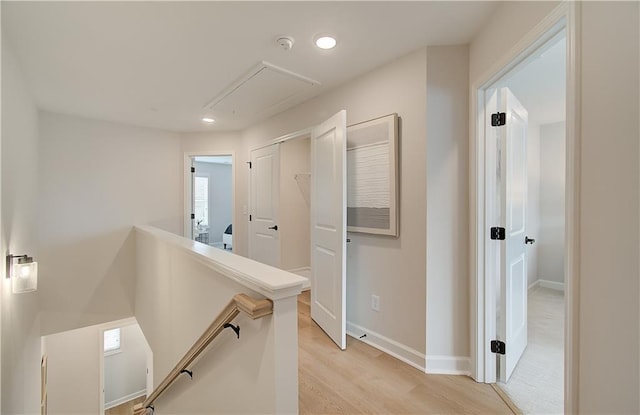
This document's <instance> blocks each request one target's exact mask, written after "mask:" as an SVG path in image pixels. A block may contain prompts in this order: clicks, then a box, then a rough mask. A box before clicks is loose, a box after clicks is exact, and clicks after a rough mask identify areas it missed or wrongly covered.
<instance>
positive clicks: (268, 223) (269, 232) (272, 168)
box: [249, 144, 280, 267]
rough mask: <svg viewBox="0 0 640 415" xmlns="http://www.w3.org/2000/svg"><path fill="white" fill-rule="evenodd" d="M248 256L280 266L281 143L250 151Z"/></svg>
mask: <svg viewBox="0 0 640 415" xmlns="http://www.w3.org/2000/svg"><path fill="white" fill-rule="evenodd" d="M250 192H251V199H250V207H251V208H250V210H249V214H250V218H249V258H251V259H254V260H256V261H258V262H262V263H263V264H267V265H271V266H274V267H279V266H280V240H279V238H278V205H279V203H278V202H279V195H280V146H279V145H278V144H274V145H270V146H267V147H263V148H260V149H257V150H253V151H252V152H251V173H250Z"/></svg>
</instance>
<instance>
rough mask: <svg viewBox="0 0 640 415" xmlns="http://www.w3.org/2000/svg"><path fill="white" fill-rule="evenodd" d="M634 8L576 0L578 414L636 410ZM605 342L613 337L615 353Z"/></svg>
mask: <svg viewBox="0 0 640 415" xmlns="http://www.w3.org/2000/svg"><path fill="white" fill-rule="evenodd" d="M639 7H640V4H639V3H637V2H629V3H610V2H597V3H596V2H594V3H592V2H585V3H584V4H583V5H582V61H581V63H582V84H581V86H582V113H581V119H582V126H581V130H582V137H581V143H580V144H581V149H580V156H581V163H582V165H581V169H580V173H581V200H580V203H581V208H582V211H581V218H580V247H581V260H580V293H579V296H580V311H581V312H580V369H579V370H580V372H579V373H580V379H579V380H580V383H579V399H580V400H579V404H580V406H579V409H580V412H582V413H603V412H608V413H638V412H640V403H639V395H638V389H639V388H640V381H639V364H640V360H639V356H638V348H639V342H638V335H639V331H638V324H639V320H640V318H639V317H640V310H639V308H638V299H639V297H638V285H639V284H638V278H639V267H638V252H639V232H638V226H639V223H638V222H639V217H638V211H639V210H640V209H639V204H638V164H639V160H638V143H639V141H640V140H639V133H640V131H639V127H638V114H639V113H640V106H639V103H638V72H639V71H640V68H639V65H638V64H639V62H638V57H639V52H638V43H639V39H640V34H639V33H638V28H639V27H640V22H639V19H638V17H639V14H638V8H639ZM610 339H616V345H615V351H614V353H612V352H611V344H610V342H609V340H610ZM607 374H608V376H607ZM612 377H613V378H615V382H612V381H611V378H612Z"/></svg>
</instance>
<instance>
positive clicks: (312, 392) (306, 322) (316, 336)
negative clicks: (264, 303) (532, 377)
mask: <svg viewBox="0 0 640 415" xmlns="http://www.w3.org/2000/svg"><path fill="white" fill-rule="evenodd" d="M309 305H310V292H309V291H307V292H304V293H302V294H300V296H299V297H298V330H299V335H298V337H299V349H298V353H299V362H298V363H299V366H298V380H299V399H300V413H301V414H382V413H385V414H446V413H450V414H463V413H464V414H512V412H511V410H510V409H509V407H508V406H507V405H506V404H505V403H504V402H503V401H502V399H501V398H500V397H499V396H498V394H497V393H496V392H495V391H494V390H493V388H492V387H491V386H490V385H486V384H481V383H476V382H475V381H473V379H471V378H469V377H466V376H447V375H427V374H425V373H423V372H421V371H419V370H417V369H415V368H413V367H411V366H409V365H407V364H406V363H403V362H401V361H399V360H398V359H395V358H393V357H391V356H389V355H388V354H386V353H383V352H381V351H379V350H377V349H375V348H373V347H371V346H368V345H366V344H364V343H362V342H361V341H359V340H356V339H354V338H352V337H349V336H347V350H346V351H341V350H340V349H338V347H337V346H336V345H335V344H334V343H333V342H332V341H331V340H330V339H329V337H328V336H327V335H326V334H325V333H324V332H323V331H322V329H320V327H318V325H316V324H315V322H313V320H311V316H310V308H309Z"/></svg>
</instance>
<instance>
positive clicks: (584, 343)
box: [470, 2, 640, 413]
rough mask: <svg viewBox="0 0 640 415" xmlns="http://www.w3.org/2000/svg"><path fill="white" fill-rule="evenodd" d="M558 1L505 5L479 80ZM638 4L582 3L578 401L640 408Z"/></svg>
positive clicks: (479, 48) (474, 61) (473, 66)
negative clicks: (639, 349) (612, 344)
mask: <svg viewBox="0 0 640 415" xmlns="http://www.w3.org/2000/svg"><path fill="white" fill-rule="evenodd" d="M554 7H555V4H554V3H546V2H540V3H515V2H514V3H508V4H505V5H503V6H501V7H500V8H499V9H498V10H497V12H496V14H495V15H494V16H493V17H492V19H491V21H490V22H488V24H487V26H486V28H485V30H484V31H483V32H481V33H480V34H479V36H478V37H477V38H476V39H475V40H474V41H473V42H472V44H471V54H470V56H471V61H470V80H471V83H472V84H473V83H476V82H479V81H481V80H482V79H484V77H485V76H486V75H488V73H489V70H490V68H491V66H492V65H493V64H494V62H496V61H497V60H498V59H500V57H501V56H503V55H504V54H505V53H506V51H508V50H509V49H510V48H512V47H513V46H514V45H515V44H516V43H517V42H518V41H519V40H520V39H521V38H522V36H523V35H524V34H525V33H527V32H528V31H529V30H531V29H532V28H533V26H534V25H535V24H537V23H538V22H539V21H541V20H542V18H544V16H545V15H546V14H547V13H549V12H550V11H551V10H552V9H553V8H554ZM638 7H639V5H638V3H636V2H629V3H622V2H616V3H614V2H584V3H582V4H581V8H582V11H581V13H580V15H579V16H578V17H579V18H581V20H582V21H581V24H582V31H581V37H580V41H581V44H582V57H581V60H580V62H579V65H580V66H581V70H582V81H581V83H580V86H581V91H582V99H581V105H582V110H581V113H580V118H581V126H580V129H581V135H580V138H579V141H580V146H579V151H580V152H579V156H580V158H581V160H580V162H581V166H580V172H579V180H580V195H581V198H580V201H579V202H580V207H581V211H580V222H579V229H578V233H579V235H580V239H579V244H580V259H579V274H578V275H577V278H578V280H579V292H577V293H575V294H576V295H577V297H578V302H579V304H580V308H579V327H578V329H579V339H578V344H579V367H578V368H577V370H578V385H577V393H578V408H574V409H575V410H577V411H579V412H580V413H638V411H640V405H639V402H638V396H639V395H638V390H639V389H640V385H639V383H640V382H639V369H640V362H639V359H640V356H639V354H638V346H639V344H638V341H639V330H638V329H639V326H640V324H639V323H640V322H639V317H640V313H639V307H638V299H639V296H638V290H639V286H638V285H639V284H638V276H639V264H638V252H639V223H638V222H639V218H638V210H639V206H638V204H639V203H638V195H639V189H640V188H639V183H638V181H639V174H638V173H639V172H638V163H639V160H638V155H639V149H638V141H639V140H638V135H639V129H640V127H639V125H638V113H639V110H640V107H639V103H638V91H639V86H638V83H639V79H638V72H639V62H638V57H639V45H638V43H639V33H638V27H639V16H640V14H639V13H638ZM611 339H615V340H616V341H615V352H614V353H612V352H611V342H610V340H611ZM612 379H615V381H612Z"/></svg>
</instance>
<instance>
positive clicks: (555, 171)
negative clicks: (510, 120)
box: [535, 122, 566, 283]
mask: <svg viewBox="0 0 640 415" xmlns="http://www.w3.org/2000/svg"><path fill="white" fill-rule="evenodd" d="M565 128H566V124H565V123H564V122H557V123H553V124H545V125H542V126H540V232H539V233H538V238H536V243H535V245H538V252H539V256H538V278H540V279H542V280H547V281H554V282H559V283H564V236H565V232H564V229H565V223H564V222H565V219H564V212H565V204H564V198H565V196H564V193H565V164H566V163H565V158H566V140H565Z"/></svg>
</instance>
